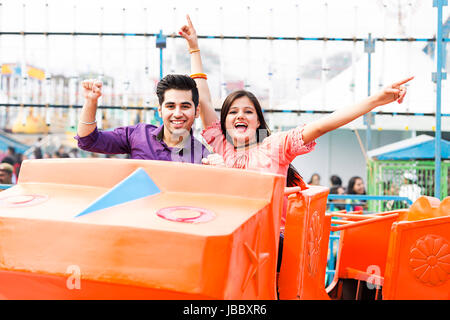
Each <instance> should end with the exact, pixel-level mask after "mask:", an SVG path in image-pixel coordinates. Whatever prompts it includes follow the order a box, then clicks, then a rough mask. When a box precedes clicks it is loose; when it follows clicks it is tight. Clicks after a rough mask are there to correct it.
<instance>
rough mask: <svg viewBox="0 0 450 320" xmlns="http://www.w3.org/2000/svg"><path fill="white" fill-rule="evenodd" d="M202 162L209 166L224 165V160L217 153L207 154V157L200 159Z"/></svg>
mask: <svg viewBox="0 0 450 320" xmlns="http://www.w3.org/2000/svg"><path fill="white" fill-rule="evenodd" d="M202 163H203V164H206V165H210V166H216V167H225V161H223V158H222V156H221V155H220V154H218V153H212V154H209V155H208V157H206V158H203V159H202Z"/></svg>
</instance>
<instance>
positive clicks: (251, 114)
mask: <svg viewBox="0 0 450 320" xmlns="http://www.w3.org/2000/svg"><path fill="white" fill-rule="evenodd" d="M259 125H260V122H259V120H258V114H257V113H256V109H255V106H254V105H253V103H252V102H251V100H250V99H249V98H248V97H246V96H243V97H241V98H238V99H236V100H235V101H234V102H233V103H232V104H231V106H230V109H229V110H228V113H227V116H226V119H225V128H226V130H227V133H228V135H229V136H230V137H231V139H232V140H233V143H234V145H235V146H242V145H246V144H249V143H253V142H254V141H256V130H257V129H258V127H259Z"/></svg>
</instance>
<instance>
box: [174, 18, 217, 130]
mask: <svg viewBox="0 0 450 320" xmlns="http://www.w3.org/2000/svg"><path fill="white" fill-rule="evenodd" d="M186 19H187V25H184V26H183V27H181V29H180V31H179V32H178V34H179V35H180V36H182V37H183V38H184V39H186V41H187V45H188V49H189V53H190V54H191V73H192V74H203V73H204V72H203V64H202V58H201V55H200V49H199V47H198V38H197V33H196V31H195V29H194V26H193V24H192V21H191V19H190V18H189V15H187V16H186ZM194 80H195V82H196V83H197V88H198V93H199V107H200V118H201V119H202V122H203V126H204V127H205V128H206V127H208V126H210V125H211V124H212V123H213V122H214V121H216V120H218V119H219V118H218V117H217V114H216V112H215V110H214V107H213V105H212V99H211V93H210V91H209V87H208V82H207V80H206V79H204V78H201V77H195V79H194Z"/></svg>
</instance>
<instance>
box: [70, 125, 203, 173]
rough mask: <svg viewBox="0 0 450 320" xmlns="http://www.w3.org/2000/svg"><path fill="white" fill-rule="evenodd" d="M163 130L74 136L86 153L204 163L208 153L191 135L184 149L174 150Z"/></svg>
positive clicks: (139, 128)
mask: <svg viewBox="0 0 450 320" xmlns="http://www.w3.org/2000/svg"><path fill="white" fill-rule="evenodd" d="M163 130H164V126H160V127H156V126H153V125H151V124H146V123H138V124H136V125H133V126H126V127H118V128H116V129H114V130H112V131H99V130H98V129H97V128H95V130H94V131H93V132H91V133H90V134H89V135H87V136H85V137H80V136H78V135H76V136H75V139H76V140H78V147H79V148H80V149H83V150H85V151H90V152H97V153H104V154H124V153H126V154H129V155H130V158H131V159H146V160H164V161H177V162H190V163H198V164H200V163H201V162H202V158H206V157H207V156H208V154H209V151H208V149H207V148H206V147H205V146H204V145H203V144H202V143H201V142H200V141H199V140H197V139H196V138H195V137H194V136H193V135H192V130H191V134H190V136H189V137H188V138H186V142H185V144H184V146H183V148H171V147H168V146H167V145H166V143H165V142H164V141H163V134H164V131H163Z"/></svg>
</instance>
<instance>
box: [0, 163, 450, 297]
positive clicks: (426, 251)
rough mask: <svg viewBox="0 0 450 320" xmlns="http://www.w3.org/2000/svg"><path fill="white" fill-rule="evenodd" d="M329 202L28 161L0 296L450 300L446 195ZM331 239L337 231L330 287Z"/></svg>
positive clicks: (249, 186) (110, 166) (212, 173)
mask: <svg viewBox="0 0 450 320" xmlns="http://www.w3.org/2000/svg"><path fill="white" fill-rule="evenodd" d="M112 173H113V174H112ZM327 196H328V188H325V187H320V186H307V185H306V186H303V187H291V188H285V186H284V178H283V177H282V176H281V175H275V174H266V173H260V172H252V171H247V170H239V169H229V168H217V167H207V166H201V165H194V164H183V163H175V162H166V161H144V160H127V159H51V160H26V161H25V162H24V163H23V166H22V169H21V171H20V176H19V182H18V184H17V185H15V186H13V187H12V188H10V189H7V190H5V191H3V192H2V193H1V194H0V243H1V255H0V283H1V286H0V297H1V298H3V299H218V300H221V299H226V300H228V299H277V298H279V299H283V300H284V299H314V300H316V299H387V300H391V299H450V197H447V198H445V199H444V200H443V201H442V202H440V201H439V200H438V199H436V198H431V197H421V198H419V199H418V200H417V201H416V202H415V203H414V204H413V205H412V206H411V207H410V208H409V209H403V210H397V211H391V212H383V213H377V214H362V212H351V213H348V212H334V213H327V212H326V202H327ZM284 201H287V208H286V209H283V202H284ZM283 210H286V226H285V237H284V245H283V255H282V263H281V269H280V272H279V274H278V275H277V272H276V264H277V255H278V254H279V252H278V242H279V232H280V219H281V216H282V212H283ZM330 231H340V232H341V235H340V241H339V254H338V258H337V268H336V273H335V277H334V280H333V282H332V284H331V285H330V286H328V287H327V288H325V270H326V263H327V253H328V243H329V235H330Z"/></svg>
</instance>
